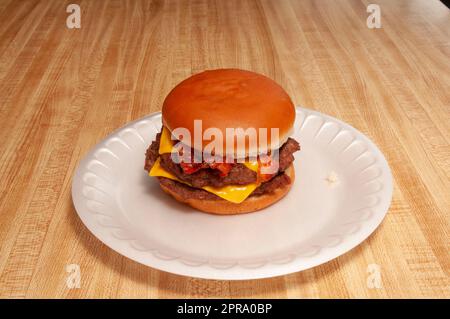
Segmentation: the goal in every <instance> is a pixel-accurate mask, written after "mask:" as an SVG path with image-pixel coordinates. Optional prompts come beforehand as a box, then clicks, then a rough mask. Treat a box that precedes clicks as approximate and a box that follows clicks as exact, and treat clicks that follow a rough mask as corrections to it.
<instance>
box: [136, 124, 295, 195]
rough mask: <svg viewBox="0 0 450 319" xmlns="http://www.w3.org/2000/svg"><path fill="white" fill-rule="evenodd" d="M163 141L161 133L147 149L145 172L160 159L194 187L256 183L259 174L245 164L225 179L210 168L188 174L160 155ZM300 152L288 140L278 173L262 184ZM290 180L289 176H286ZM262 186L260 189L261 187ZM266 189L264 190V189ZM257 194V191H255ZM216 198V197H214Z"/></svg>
mask: <svg viewBox="0 0 450 319" xmlns="http://www.w3.org/2000/svg"><path fill="white" fill-rule="evenodd" d="M160 139H161V133H158V134H157V135H156V138H155V140H154V141H153V142H152V144H151V145H150V147H149V148H148V149H147V152H146V158H145V170H146V171H150V169H151V168H152V166H153V165H154V163H155V161H156V160H157V159H158V157H160V163H161V166H162V167H163V168H164V169H165V170H166V171H168V172H170V173H171V174H173V175H175V176H176V177H177V178H178V179H180V180H182V181H184V182H186V183H189V184H190V185H192V186H193V187H198V188H201V187H203V186H213V187H223V186H225V185H246V184H250V183H254V182H256V179H257V174H256V172H254V171H252V170H251V169H249V168H247V167H246V166H245V165H244V164H241V163H235V164H233V166H232V168H231V170H230V172H229V173H228V174H227V176H225V177H221V176H220V172H219V171H217V170H214V169H210V168H203V169H201V170H199V171H197V172H195V173H192V174H186V173H185V172H184V171H183V169H182V168H181V166H180V165H179V164H177V163H174V162H173V161H172V159H171V156H170V154H169V153H167V154H161V155H159V152H158V150H159V143H160ZM298 150H300V145H299V144H298V142H297V141H296V140H294V139H293V138H288V140H287V141H286V142H285V143H284V144H283V145H282V146H281V147H280V150H279V153H278V156H279V169H278V173H277V174H274V176H273V177H272V178H271V179H270V180H268V181H266V182H264V183H263V184H261V186H263V185H264V184H266V183H268V182H270V181H271V180H272V179H274V178H275V177H277V176H278V175H280V173H282V172H284V171H285V170H286V169H287V168H288V167H289V166H290V165H291V163H292V162H293V161H294V155H293V153H294V152H296V151H298ZM285 176H286V177H287V178H289V177H288V176H287V175H285ZM261 186H260V187H261ZM263 189H264V188H263ZM255 192H256V190H255ZM214 196H215V195H214Z"/></svg>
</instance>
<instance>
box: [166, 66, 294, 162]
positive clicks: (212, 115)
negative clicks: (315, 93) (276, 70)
mask: <svg viewBox="0 0 450 319" xmlns="http://www.w3.org/2000/svg"><path fill="white" fill-rule="evenodd" d="M162 120H163V124H164V126H165V127H167V128H168V129H169V131H171V132H172V131H173V130H174V129H176V128H186V129H187V130H188V131H189V132H191V141H186V140H184V141H183V142H184V143H185V144H187V145H188V146H189V147H192V148H194V142H193V139H194V136H193V135H194V120H201V121H202V131H203V132H204V131H205V130H206V129H208V128H215V129H218V130H220V131H221V133H222V136H223V141H224V146H223V148H222V149H221V150H220V149H219V150H217V149H216V150H215V151H216V154H219V155H226V154H224V153H227V154H230V153H231V151H230V150H232V152H233V153H235V152H236V151H237V150H236V146H234V145H231V146H230V145H228V150H227V148H226V145H225V137H226V128H242V129H244V130H245V129H247V128H254V129H256V132H257V136H258V137H259V128H264V129H266V130H267V143H264V145H260V147H259V149H258V147H256V148H255V147H251V146H250V145H249V143H248V139H246V143H245V148H246V149H245V150H239V151H240V152H242V153H241V154H246V156H256V155H257V154H258V153H262V152H266V151H268V150H273V149H278V148H279V147H280V146H281V145H282V144H283V143H284V142H285V141H286V140H287V138H288V137H289V136H290V135H291V133H292V128H293V125H294V120H295V107H294V104H293V103H292V101H291V99H290V97H289V95H288V94H287V93H286V92H285V90H284V89H283V88H282V87H281V86H280V85H278V84H277V83H276V82H275V81H273V80H271V79H269V78H268V77H266V76H264V75H261V74H257V73H254V72H250V71H245V70H238V69H219V70H209V71H205V72H202V73H198V74H195V75H193V76H191V77H189V78H187V79H186V80H184V81H182V82H181V83H179V84H178V85H177V86H176V87H175V88H174V89H173V90H172V91H171V92H170V93H169V94H168V95H167V97H166V99H165V100H164V103H163V107H162ZM271 128H275V129H278V139H276V138H272V136H271V131H270V129H271ZM203 132H202V133H203ZM235 136H236V135H235ZM174 137H175V139H178V137H177V136H174ZM258 140H259V138H258ZM234 141H235V142H234V143H236V137H235V140H234ZM209 142H210V141H208V140H203V139H202V150H203V147H205V146H206V145H207V144H208V143H209ZM230 144H232V143H230ZM197 148H198V147H197ZM202 150H199V151H202Z"/></svg>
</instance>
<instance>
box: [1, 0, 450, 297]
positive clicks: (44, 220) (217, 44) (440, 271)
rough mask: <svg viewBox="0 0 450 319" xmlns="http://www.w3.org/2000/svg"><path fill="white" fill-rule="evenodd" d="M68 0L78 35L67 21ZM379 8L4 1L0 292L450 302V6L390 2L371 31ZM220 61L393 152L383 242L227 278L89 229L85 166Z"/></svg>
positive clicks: (262, 1) (361, 4) (265, 1)
mask: <svg viewBox="0 0 450 319" xmlns="http://www.w3.org/2000/svg"><path fill="white" fill-rule="evenodd" d="M71 2H74V3H77V4H79V5H80V7H81V28H80V29H69V28H67V27H66V19H67V17H68V15H69V13H67V12H66V7H67V5H68V4H69V3H71ZM369 3H371V1H367V0H362V1H361V0H351V1H344V0H338V1H331V0H323V1H313V0H310V1H297V0H278V1H275V0H252V1H250V0H248V1H241V0H227V1H225V0H224V1H220V0H216V1H213V0H210V1H206V0H205V1H200V0H196V1H182V0H180V1H176V0H172V1H118V0H116V1H100V0H96V1H95V0H91V1H87V0H81V1H75V0H73V1H58V0H54V1H34V0H26V1H15V0H0V114H1V117H0V128H1V129H0V138H1V145H0V166H1V169H0V190H1V193H0V296H1V297H3V298H11V297H14V298H22V297H27V298H37V297H51V298H54V297H63V298H84V297H106V298H116V297H119V298H123V297H137V298H142V297H144V298H166V297H175V298H185V297H217V298H221V297H226V298H228V297H276V298H286V297H287V298H297V297H342V298H347V297H362V298H372V297H373V298H383V297H399V298H406V297H441V298H442V297H447V298H449V297H450V276H449V272H450V257H449V238H450V234H449V233H450V143H449V142H450V11H449V10H448V9H447V8H446V7H445V6H444V5H443V4H442V3H440V2H439V1H437V0H434V1H426V0H421V1H419V0H410V1H406V0H404V1H387V0H383V1H382V0H377V2H376V3H378V4H379V5H380V8H381V23H382V25H381V28H379V29H376V28H375V29H369V28H368V27H367V25H366V20H367V17H368V16H369V13H367V11H366V9H367V5H368V4H369ZM222 67H237V68H243V69H249V70H253V71H256V72H260V73H263V74H265V75H267V76H269V77H271V78H273V79H275V80H276V81H278V82H279V83H280V84H281V85H283V86H284V87H285V89H286V90H287V91H288V92H289V94H290V95H291V96H292V98H293V100H294V101H295V103H297V104H300V105H303V106H306V107H309V108H312V109H315V110H319V111H321V112H324V113H327V114H330V115H332V116H335V117H337V118H339V119H341V120H343V121H346V122H348V123H349V124H351V125H352V126H354V127H356V128H357V129H359V130H361V131H362V132H363V133H365V134H367V136H369V137H370V138H371V139H372V140H373V141H374V142H375V143H376V144H377V145H378V146H379V147H380V149H381V150H382V152H383V153H384V154H385V156H386V158H387V160H388V162H389V165H390V167H391V169H392V173H393V177H394V179H395V182H394V183H395V184H394V195H393V201H392V205H391V208H390V210H389V213H388V215H387V217H386V219H385V220H384V222H383V223H382V225H381V226H380V227H379V228H378V230H377V231H376V232H375V233H374V234H373V235H372V236H371V237H370V238H369V239H368V240H366V241H365V242H364V243H362V244H361V245H360V246H358V247H357V248H355V249H353V250H352V251H351V252H349V253H347V254H345V255H343V256H341V257H339V258H337V259H335V260H333V261H330V262H328V263H326V264H324V265H322V266H319V267H316V268H314V269H310V270H307V271H303V272H300V273H295V274H291V275H288V276H283V277H276V278H272V279H266V280H254V281H233V282H230V281H213V280H200V279H194V278H188V277H182V276H177V275H172V274H169V273H165V272H161V271H157V270H153V269H151V268H148V267H145V266H142V265H140V264H138V263H136V262H134V261H131V260H129V259H127V258H125V257H122V256H121V255H119V254H117V253H115V252H114V251H112V250H111V249H109V248H107V247H106V246H105V245H103V244H102V243H101V242H100V241H99V240H97V239H96V238H95V237H94V236H93V235H92V234H91V233H90V232H89V231H88V230H87V229H86V228H85V226H84V225H83V224H82V222H81V221H80V219H79V218H78V217H77V214H76V212H75V210H74V207H73V205H72V200H71V195H70V192H71V181H72V176H73V173H74V169H75V168H76V166H77V164H78V162H79V160H80V159H81V158H82V157H83V156H84V155H85V154H86V153H87V152H88V150H89V149H90V148H91V147H92V146H94V145H95V144H96V143H98V142H99V141H100V140H102V139H103V138H104V137H105V136H106V135H107V134H109V133H110V132H112V131H113V130H114V129H116V128H118V127H121V126H123V125H124V124H126V123H127V122H129V121H131V120H134V119H138V118H140V117H142V116H144V115H147V114H149V113H151V112H154V111H158V110H160V107H161V103H162V101H163V99H164V97H165V95H166V94H167V93H168V92H169V90H170V89H171V88H172V87H173V86H174V85H175V84H177V83H178V82H179V81H181V80H182V79H184V78H185V77H187V76H189V75H191V74H192V73H195V72H199V71H202V70H205V69H211V68H222ZM70 264H77V265H79V266H80V272H81V282H80V288H78V289H76V288H72V289H71V288H69V287H68V286H67V283H66V281H67V278H68V276H69V275H70V274H69V273H68V272H67V268H66V267H67V265H70ZM370 264H377V265H379V266H380V270H381V288H380V289H372V288H370V285H369V286H368V285H367V280H368V276H369V275H370V273H369V272H368V269H369V270H370V267H369V265H370ZM368 267H369V268H368Z"/></svg>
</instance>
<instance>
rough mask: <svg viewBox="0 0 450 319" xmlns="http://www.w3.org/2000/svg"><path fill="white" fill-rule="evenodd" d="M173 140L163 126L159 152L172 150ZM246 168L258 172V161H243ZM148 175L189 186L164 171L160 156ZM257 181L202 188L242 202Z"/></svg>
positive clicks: (233, 200)
mask: <svg viewBox="0 0 450 319" xmlns="http://www.w3.org/2000/svg"><path fill="white" fill-rule="evenodd" d="M172 147H173V141H172V140H171V139H170V132H169V130H168V129H167V128H166V127H163V130H162V133H161V140H160V142H159V154H165V153H170V152H172ZM243 164H244V165H245V166H246V167H247V168H249V169H251V170H252V171H254V172H258V166H259V165H258V161H249V162H245V163H243ZM149 175H150V176H161V177H166V178H169V179H172V180H175V181H177V182H180V183H184V184H186V185H189V186H191V185H190V184H188V183H186V182H184V181H182V180H180V179H179V178H177V177H176V176H175V175H173V174H171V173H169V172H168V171H166V170H165V169H164V168H163V167H162V166H161V163H160V158H158V159H157V160H156V162H155V164H154V165H153V167H152V169H151V170H150V172H149ZM258 186H259V183H251V184H247V185H227V186H224V187H212V186H204V187H202V189H204V190H205V191H208V192H210V193H213V194H215V195H217V196H219V197H220V198H223V199H225V200H227V201H230V202H232V203H236V204H239V203H242V202H243V201H244V200H245V199H246V198H247V197H248V196H249V195H250V194H251V193H252V192H253V191H254V190H255V189H256V188H257V187H258Z"/></svg>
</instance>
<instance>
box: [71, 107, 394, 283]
mask: <svg viewBox="0 0 450 319" xmlns="http://www.w3.org/2000/svg"><path fill="white" fill-rule="evenodd" d="M160 127H161V113H154V114H152V115H149V116H147V117H144V118H142V119H140V120H137V121H134V122H131V123H130V124H128V125H127V126H125V127H123V128H121V129H119V130H117V131H115V132H114V133H113V134H111V135H110V136H108V137H107V138H106V139H104V140H103V141H102V142H100V143H99V144H97V145H96V146H95V147H94V148H93V149H92V150H91V151H90V152H89V153H88V154H87V155H86V157H85V158H84V159H83V160H82V161H81V162H80V165H79V167H78V168H77V170H76V173H75V176H74V179H73V185H72V198H73V202H74V205H75V208H76V210H77V212H78V215H79V216H80V218H81V220H82V221H83V223H84V224H85V225H86V226H87V227H88V229H89V230H90V231H91V232H92V233H93V234H94V235H95V236H96V237H97V238H98V239H100V240H101V241H102V242H103V243H105V244H106V245H108V246H109V247H111V248H112V249H114V250H115V251H117V252H119V253H120V254H122V255H124V256H126V257H128V258H131V259H133V260H135V261H137V262H140V263H142V264H145V265H148V266H150V267H154V268H157V269H160V270H164V271H168V272H172V273H176V274H180V275H186V276H193V277H201V278H210V279H256V278H265V277H272V276H277V275H284V274H288V273H292V272H296V271H300V270H304V269H307V268H310V267H314V266H317V265H319V264H322V263H324V262H327V261H329V260H331V259H333V258H336V257H338V256H339V255H342V254H344V253H345V252H347V251H349V250H350V249H352V248H353V247H355V246H356V245H358V244H359V243H361V242H362V241H363V240H364V239H366V238H367V237H368V236H369V235H370V234H371V233H372V232H373V231H374V230H375V229H376V228H377V227H378V225H379V224H380V223H381V221H382V220H383V217H384V216H385V214H386V212H387V210H388V208H389V204H390V202H391V196H392V177H391V173H390V170H389V167H388V164H387V163H386V160H385V158H384V157H383V155H382V153H381V152H380V151H379V150H378V148H377V147H376V146H375V145H374V144H373V143H372V142H371V141H370V140H369V139H368V138H367V137H366V136H364V135H363V134H362V133H360V132H359V131H357V130H356V129H354V128H353V127H351V126H350V125H348V124H346V123H343V122H341V121H339V120H337V119H335V118H332V117H330V116H327V115H324V114H321V113H318V112H315V111H311V110H308V109H305V108H297V117H296V121H295V133H294V135H293V137H294V138H295V139H297V140H298V141H299V142H300V144H301V147H302V149H301V151H300V152H297V153H296V156H295V162H294V164H295V172H296V181H295V183H294V185H293V187H292V189H291V191H290V192H289V194H288V195H287V196H286V197H285V198H283V199H282V200H281V201H279V202H278V203H276V204H274V205H272V206H270V207H268V208H266V209H264V210H262V211H259V212H256V213H250V214H244V215H236V216H215V215H210V214H205V213H201V212H198V211H196V210H194V209H191V208H190V207H188V206H185V205H182V204H180V203H178V202H176V201H175V200H174V199H172V198H171V197H169V196H168V195H166V194H165V193H164V192H163V191H162V190H161V189H160V188H159V186H158V183H157V181H156V180H155V179H154V178H151V177H149V176H148V175H147V174H146V172H145V171H144V169H143V165H144V158H145V155H144V154H145V150H146V148H147V147H148V146H149V144H150V143H151V142H152V140H153V139H154V137H155V135H156V133H157V132H158V131H159V129H160ZM332 172H334V173H335V174H336V176H337V179H338V182H337V183H332V184H330V183H329V182H328V181H327V178H328V177H329V175H330V174H332Z"/></svg>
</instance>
